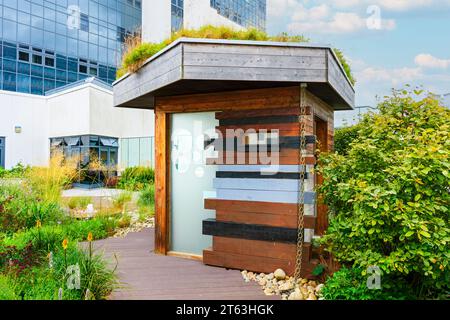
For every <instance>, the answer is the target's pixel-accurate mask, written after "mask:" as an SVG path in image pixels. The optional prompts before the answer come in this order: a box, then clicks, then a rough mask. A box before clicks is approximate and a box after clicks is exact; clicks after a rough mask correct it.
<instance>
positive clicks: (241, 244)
mask: <svg viewBox="0 0 450 320" xmlns="http://www.w3.org/2000/svg"><path fill="white" fill-rule="evenodd" d="M305 103H306V105H307V108H306V114H305V117H306V134H307V135H308V136H314V117H317V116H318V117H320V118H321V119H324V120H325V121H328V135H329V137H328V139H327V142H328V147H329V148H332V145H333V138H332V134H333V110H332V108H331V107H330V106H328V105H327V104H326V103H324V102H323V101H322V100H320V99H318V98H316V97H315V96H313V95H312V94H311V93H309V92H306V101H305ZM299 106H300V88H299V86H294V87H287V88H286V87H283V88H271V89H258V90H243V91H233V92H220V93H212V94H193V95H185V96H172V97H161V98H158V99H157V101H156V139H157V152H156V157H157V163H156V172H157V174H156V178H155V179H156V190H157V194H156V199H157V200H156V232H155V250H156V252H158V253H162V254H167V251H168V250H169V248H170V243H169V239H170V237H169V232H170V230H169V228H168V226H169V224H168V221H169V219H170V207H169V203H170V201H169V200H170V192H169V191H170V186H169V184H168V181H169V180H168V178H169V174H170V173H169V167H170V166H169V165H168V161H169V160H168V159H170V156H169V150H168V149H167V146H168V142H167V141H168V139H169V137H168V134H169V127H168V119H169V117H170V114H171V113H178V112H201V111H205V112H206V111H216V117H217V119H218V120H219V126H218V127H217V130H218V131H219V132H221V133H222V134H223V139H222V140H223V141H222V147H223V145H226V144H227V141H231V140H232V141H233V144H234V143H236V141H240V142H242V143H243V144H247V145H249V146H250V145H252V147H249V148H250V149H248V148H247V150H243V151H241V152H235V151H227V150H225V151H224V150H223V149H222V150H220V147H221V144H220V143H218V141H213V142H211V143H210V146H209V147H214V148H216V149H219V150H218V151H219V152H218V157H217V158H215V159H208V163H209V164H216V165H218V171H217V175H216V178H215V179H214V185H215V187H216V190H217V198H215V199H206V200H205V208H206V209H211V210H215V211H216V221H215V222H217V223H216V224H215V222H214V221H208V222H206V226H205V230H204V231H205V232H206V234H211V235H213V246H212V248H208V249H206V250H204V252H203V262H204V263H205V264H209V265H215V266H222V267H227V268H236V269H247V270H251V271H256V272H272V271H273V270H275V269H276V268H283V269H284V270H285V271H286V272H287V273H288V274H292V273H293V272H294V268H295V258H296V257H295V250H296V245H295V244H294V243H292V241H268V240H267V239H280V238H277V237H278V236H279V233H280V232H283V230H287V231H288V233H290V232H292V231H295V232H296V229H297V215H298V206H299V204H298V203H297V202H298V198H296V196H297V193H298V187H299V180H298V173H299V171H300V170H304V169H305V168H301V167H300V166H299V151H298V146H293V145H292V144H291V142H292V141H293V140H292V139H297V138H299V125H298V123H297V122H293V121H291V120H292V117H298V115H299V109H300V108H299ZM249 119H251V120H249ZM227 129H242V131H243V132H245V131H247V130H249V129H252V130H254V131H255V132H261V131H262V130H267V131H269V132H270V131H273V130H278V131H279V136H280V137H281V139H284V140H283V141H285V142H286V144H281V145H280V146H279V147H280V149H279V150H278V151H274V150H271V151H270V152H267V156H268V158H267V159H264V157H260V156H259V154H258V153H257V152H254V150H255V149H252V148H253V144H254V141H253V142H252V141H251V140H252V138H245V137H244V136H242V134H236V132H235V131H234V132H232V133H230V131H227ZM158 141H159V143H158ZM310 142H311V139H310V138H309V139H308V143H309V144H308V147H307V150H308V156H307V159H306V160H307V161H306V164H307V166H306V171H307V173H308V174H307V180H306V185H305V188H306V189H307V191H308V193H307V194H306V195H305V198H306V201H305V203H304V204H300V205H303V206H304V209H305V228H306V229H305V245H304V248H303V256H304V261H303V276H308V274H309V273H310V272H311V271H312V269H313V268H314V263H313V262H312V261H310V257H311V245H310V240H311V236H312V235H313V234H314V229H315V228H316V224H317V219H316V203H315V201H314V200H315V194H314V181H315V176H314V174H313V173H311V171H312V168H313V166H314V164H315V161H316V160H315V157H314V145H313V144H312V143H310ZM259 144H260V145H261V144H264V142H261V141H260V142H259ZM227 156H228V157H227ZM267 160H270V161H272V162H271V163H270V165H268V162H267ZM227 223H228V224H227ZM229 223H234V225H233V224H232V226H234V227H233V228H236V230H235V229H233V228H231V229H230V224H229ZM244 224H246V225H247V226H246V225H244ZM248 225H250V227H251V229H246V228H248V227H249V226H248ZM261 226H262V227H263V228H261ZM221 228H222V229H221ZM283 228H284V229H283ZM224 229H227V230H228V231H224ZM217 230H218V231H217ZM230 230H231V231H230ZM239 230H244V231H243V232H241V233H239ZM245 230H250V231H251V234H252V239H246V237H245V233H246V232H245ZM227 232H228V233H227ZM295 232H294V233H295ZM213 233H217V234H218V235H216V236H214V234H213ZM277 234H278V236H277ZM258 237H260V238H262V239H266V240H261V239H258ZM271 237H272V238H271ZM287 240H289V239H287Z"/></svg>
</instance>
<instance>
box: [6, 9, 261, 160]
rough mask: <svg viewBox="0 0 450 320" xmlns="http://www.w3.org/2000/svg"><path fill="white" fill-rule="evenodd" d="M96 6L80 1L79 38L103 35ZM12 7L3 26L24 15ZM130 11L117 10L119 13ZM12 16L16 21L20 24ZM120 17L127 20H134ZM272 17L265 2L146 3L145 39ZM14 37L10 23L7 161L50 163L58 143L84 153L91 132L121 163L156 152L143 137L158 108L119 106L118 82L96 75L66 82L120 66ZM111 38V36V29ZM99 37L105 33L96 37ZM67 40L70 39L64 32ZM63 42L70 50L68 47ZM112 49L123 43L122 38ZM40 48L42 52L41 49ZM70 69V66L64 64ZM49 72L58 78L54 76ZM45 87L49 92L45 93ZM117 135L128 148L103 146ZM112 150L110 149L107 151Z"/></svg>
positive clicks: (79, 44) (240, 25)
mask: <svg viewBox="0 0 450 320" xmlns="http://www.w3.org/2000/svg"><path fill="white" fill-rule="evenodd" d="M128 2H130V3H133V6H129V5H128V4H127V3H128ZM128 2H127V3H126V4H125V5H126V7H127V8H128V9H129V10H132V11H129V10H128V11H129V12H128V11H127V12H128V13H130V12H135V10H136V9H137V8H140V7H141V2H140V1H137V0H135V1H128ZM1 3H2V2H1V1H0V9H2V8H3V5H4V6H6V7H8V6H10V4H9V3H4V2H3V5H1ZM23 5H25V4H23ZM114 8H115V7H114V6H112V7H111V8H109V7H108V10H107V11H108V12H110V11H111V10H112V11H111V12H115V11H114V10H115V9H114ZM57 9H58V10H59V9H60V10H62V11H64V10H65V7H61V8H60V7H59V5H58V8H57ZM91 9H93V10H92V13H93V14H97V15H98V11H96V10H97V9H95V6H94V7H93V8H91V6H88V7H86V8H84V7H82V6H81V7H80V10H81V13H82V14H84V16H83V17H84V20H83V21H84V22H85V23H84V24H82V26H83V28H81V27H80V30H78V31H79V32H78V33H79V34H80V37H81V35H85V38H89V39H91V37H90V36H89V37H88V36H87V35H88V34H90V33H92V34H94V35H95V34H96V33H95V32H96V29H95V28H92V30H91V28H90V24H89V23H87V22H86V21H90V20H89V19H88V18H90V14H91ZM94 9H95V10H94ZM5 10H6V9H5ZM8 10H9V11H8V12H10V13H11V12H15V13H14V14H11V15H9V16H8V17H7V18H5V17H4V16H0V26H1V25H2V22H3V20H4V19H9V18H11V19H13V20H14V19H15V18H14V17H16V19H17V17H18V16H19V15H20V13H18V8H9V7H8ZM83 10H84V11H83ZM98 10H100V9H98ZM105 10H106V9H105ZM133 10H134V11H133ZM0 12H1V10H0ZM127 12H117V14H118V15H120V14H125V13H127ZM101 17H102V15H100V17H99V19H100V20H101V19H102V18H101ZM128 18H130V17H128ZM134 18H136V17H134ZM86 19H87V20H86ZM13 20H11V23H14V21H13ZM94 20H95V19H94ZM119 20H120V21H122V20H123V21H128V20H127V19H118V21H119ZM132 20H133V19H132ZM5 21H6V20H5ZM133 21H134V20H133ZM133 21H132V22H133ZM8 23H9V22H8ZM11 23H9V24H7V25H10V24H11ZM133 23H134V22H133ZM133 23H131V24H130V25H133ZM265 23H266V0H220V1H218V0H184V1H183V0H143V1H142V34H143V40H144V41H146V42H156V41H158V42H159V41H161V40H163V39H165V38H167V37H169V36H170V34H171V32H172V31H175V30H178V29H180V28H183V27H184V28H199V27H201V26H203V25H206V24H212V25H217V26H221V25H226V26H231V27H234V28H237V29H240V28H244V27H256V28H259V29H265ZM100 24H101V23H100ZM3 25H4V24H3ZM60 28H62V29H64V28H65V26H64V25H60ZM116 29H117V30H121V33H120V35H122V33H124V32H125V31H124V30H125V29H126V28H125V29H124V27H123V26H122V27H120V28H119V27H118V28H116ZM75 31H77V30H75ZM5 33H6V34H5ZM49 36H50V35H49ZM8 37H10V35H9V32H6V29H5V30H3V34H1V28H0V45H3V64H2V63H1V62H2V59H0V89H2V88H3V90H0V108H1V113H0V167H5V168H11V167H13V166H15V165H16V164H18V163H22V164H24V165H31V166H40V165H46V164H47V163H48V160H49V158H50V146H51V145H52V146H60V147H67V148H66V149H70V150H69V152H70V153H72V152H81V154H80V155H81V156H82V154H83V152H84V151H83V150H84V149H83V148H89V147H90V146H88V145H86V144H88V142H87V141H88V140H89V139H88V138H87V137H89V136H93V137H92V139H95V137H97V138H96V139H98V140H96V141H97V142H95V143H98V146H96V147H98V152H99V157H101V158H105V160H106V159H107V160H108V162H109V160H110V159H113V160H114V159H118V160H117V162H119V167H120V166H121V165H122V166H123V167H126V166H129V165H130V166H131V165H137V164H142V161H141V160H136V159H137V158H138V159H140V156H141V155H142V154H143V153H147V151H148V153H152V149H153V146H152V144H151V143H150V144H149V143H147V141H146V140H145V141H144V140H142V137H144V139H145V138H148V137H152V136H153V135H154V134H153V126H154V114H153V111H150V110H131V109H124V110H121V109H117V108H113V101H112V91H111V87H110V86H109V85H108V84H106V83H104V82H102V81H99V80H93V78H88V79H85V80H80V81H78V82H72V84H67V85H64V84H65V83H67V82H69V83H70V81H69V78H70V76H74V77H75V80H76V79H77V74H76V72H78V73H79V74H78V79H81V76H83V77H85V76H87V75H95V76H97V77H100V78H102V79H106V80H107V81H108V82H111V81H112V79H113V78H114V73H115V69H114V68H112V67H110V66H108V67H104V66H102V65H101V64H99V63H98V62H96V61H92V59H91V58H86V57H84V56H83V57H82V56H80V57H77V58H74V57H66V56H62V55H61V54H58V51H57V50H56V51H53V49H52V50H47V49H48V48H45V47H43V46H45V41H43V43H41V44H39V46H40V48H36V47H35V46H34V45H32V46H28V45H27V46H26V49H24V44H23V43H19V42H17V43H11V41H13V40H17V41H18V40H20V39H9V38H8ZM108 37H109V38H110V37H111V35H110V34H109V32H108ZM92 38H93V39H98V38H100V37H99V36H97V35H95V36H94V37H92ZM113 38H114V39H115V41H116V40H117V39H118V38H121V37H118V36H117V37H116V36H114V37H113ZM5 39H6V40H8V42H6V41H5ZM28 39H29V38H28ZM32 40H33V39H32ZM60 40H61V41H66V40H65V39H63V38H60ZM28 41H29V40H28ZM31 42H32V41H31ZM101 42H102V41H99V47H98V48H97V49H99V50H98V52H99V57H100V52H102V47H101V45H102V44H101ZM113 42H114V41H113ZM113 42H111V41H110V40H108V48H109V44H111V43H113ZM68 43H69V42H68ZM86 46H87V43H85V42H83V39H82V38H80V39H78V42H77V43H75V44H73V48H72V43H71V46H70V48H69V46H67V48H69V49H71V50H75V51H74V52H78V53H79V54H81V53H82V52H83V51H85V50H84V49H85V48H86ZM57 47H58V46H57ZM63 47H64V48H66V46H63ZM77 47H78V49H77ZM113 47H117V46H116V44H115V42H114V43H113ZM0 49H1V48H0ZM37 49H38V51H36V50H37ZM56 49H58V48H56ZM103 51H104V50H103ZM89 52H90V53H91V52H93V53H94V54H95V53H96V52H97V50H96V47H95V45H91V44H89ZM109 53H110V56H114V54H113V53H114V52H113V51H111V50H110V52H109ZM7 54H8V55H7ZM83 54H84V53H83ZM116 54H117V52H116ZM74 64H75V65H74ZM30 67H31V73H30V71H29V69H30ZM66 67H67V69H65V68H66ZM6 68H9V69H6ZM24 68H25V70H27V71H26V72H25V73H26V74H24V73H23V70H24ZM27 68H28V69H27ZM71 68H72V69H71ZM19 69H20V70H19ZM36 69H38V71H39V72H40V73H42V70H44V71H45V72H44V75H41V77H42V79H38V78H36V74H35V73H33V72H36ZM14 70H16V71H14ZM102 70H103V71H102ZM55 71H56V78H55ZM14 72H15V73H14ZM61 76H63V77H65V78H64V79H65V80H66V82H59V83H58V81H57V80H58V77H61ZM48 77H53V78H52V79H50V81H48V80H49V79H47V78H48ZM19 79H20V80H19ZM55 79H56V80H55ZM30 80H31V81H30ZM75 80H74V81H75ZM55 81H56V82H55ZM55 83H56V87H58V85H62V86H60V87H59V88H58V89H54V90H52V88H54V87H55ZM47 84H50V85H51V87H50V89H49V90H48V89H45V88H46V85H47ZM15 91H17V92H15ZM19 91H20V93H19ZM23 92H26V93H23ZM44 92H45V95H42V93H44ZM29 93H36V94H29ZM102 139H103V140H102ZM108 139H115V140H108ZM133 139H134V140H133ZM117 141H122V142H123V143H122V146H124V148H121V146H120V145H119V146H115V145H114V146H105V145H102V144H116V143H117ZM72 147H73V148H72ZM108 148H109V149H108ZM115 148H118V149H119V150H117V149H115ZM120 148H121V149H120ZM71 149H73V151H71ZM106 149H108V151H105V150H106ZM126 152H128V153H129V154H127V153H126ZM117 153H118V154H119V156H118V155H117ZM150 158H151V156H150ZM111 162H115V161H111Z"/></svg>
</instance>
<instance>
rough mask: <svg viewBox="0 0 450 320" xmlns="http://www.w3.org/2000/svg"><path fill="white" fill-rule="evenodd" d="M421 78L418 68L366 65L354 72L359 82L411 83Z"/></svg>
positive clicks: (395, 84)
mask: <svg viewBox="0 0 450 320" xmlns="http://www.w3.org/2000/svg"><path fill="white" fill-rule="evenodd" d="M421 78H423V73H422V70H421V69H420V68H407V67H404V68H394V69H386V68H376V67H367V68H364V69H362V70H361V71H358V72H356V79H358V82H361V83H366V84H368V83H373V82H374V81H375V82H384V83H388V84H390V85H393V86H397V85H400V84H403V83H411V82H414V81H416V80H419V79H421Z"/></svg>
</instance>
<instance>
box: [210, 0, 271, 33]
mask: <svg viewBox="0 0 450 320" xmlns="http://www.w3.org/2000/svg"><path fill="white" fill-rule="evenodd" d="M266 2H267V1H266V0H210V5H211V7H212V8H214V9H216V10H217V13H218V14H220V15H221V16H224V17H225V18H227V19H230V20H231V21H233V22H235V23H237V24H239V25H241V26H243V27H246V28H256V29H259V30H263V31H265V29H266V8H267V3H266Z"/></svg>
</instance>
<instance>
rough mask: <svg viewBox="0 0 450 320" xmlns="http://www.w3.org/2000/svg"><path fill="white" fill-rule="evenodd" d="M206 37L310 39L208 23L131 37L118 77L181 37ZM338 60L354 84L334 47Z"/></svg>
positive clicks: (134, 69)
mask: <svg viewBox="0 0 450 320" xmlns="http://www.w3.org/2000/svg"><path fill="white" fill-rule="evenodd" d="M183 37H184V38H206V39H227V40H252V41H275V42H308V41H309V39H307V38H305V37H303V36H290V35H288V34H287V33H281V34H280V35H277V36H269V35H268V34H267V33H265V32H263V31H260V30H257V29H254V28H249V29H246V30H235V29H233V28H230V27H225V26H219V27H216V26H212V25H206V26H203V27H201V28H200V29H181V30H179V31H177V32H175V33H173V34H172V36H171V37H170V38H169V39H166V40H164V41H162V42H160V43H141V42H140V41H139V40H136V39H134V38H133V39H131V41H127V42H128V46H127V47H128V48H127V50H126V51H125V53H124V55H123V57H122V66H121V68H119V69H118V70H117V78H120V77H122V76H123V75H125V74H126V73H127V72H136V71H137V70H138V69H139V68H140V67H141V66H142V64H143V63H144V62H145V61H146V60H147V59H149V58H150V57H152V56H153V55H155V54H156V53H158V52H159V51H161V50H163V49H164V48H165V47H167V46H169V45H170V44H171V43H172V42H174V41H176V40H177V39H179V38H183ZM334 52H335V53H336V56H337V58H338V60H339V61H340V62H341V64H342V66H343V68H344V71H345V72H346V74H347V76H348V77H349V80H350V82H351V83H352V84H355V79H354V77H353V75H352V72H351V68H350V65H349V64H348V62H347V60H346V59H345V57H344V55H343V53H342V51H340V50H338V49H334Z"/></svg>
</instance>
